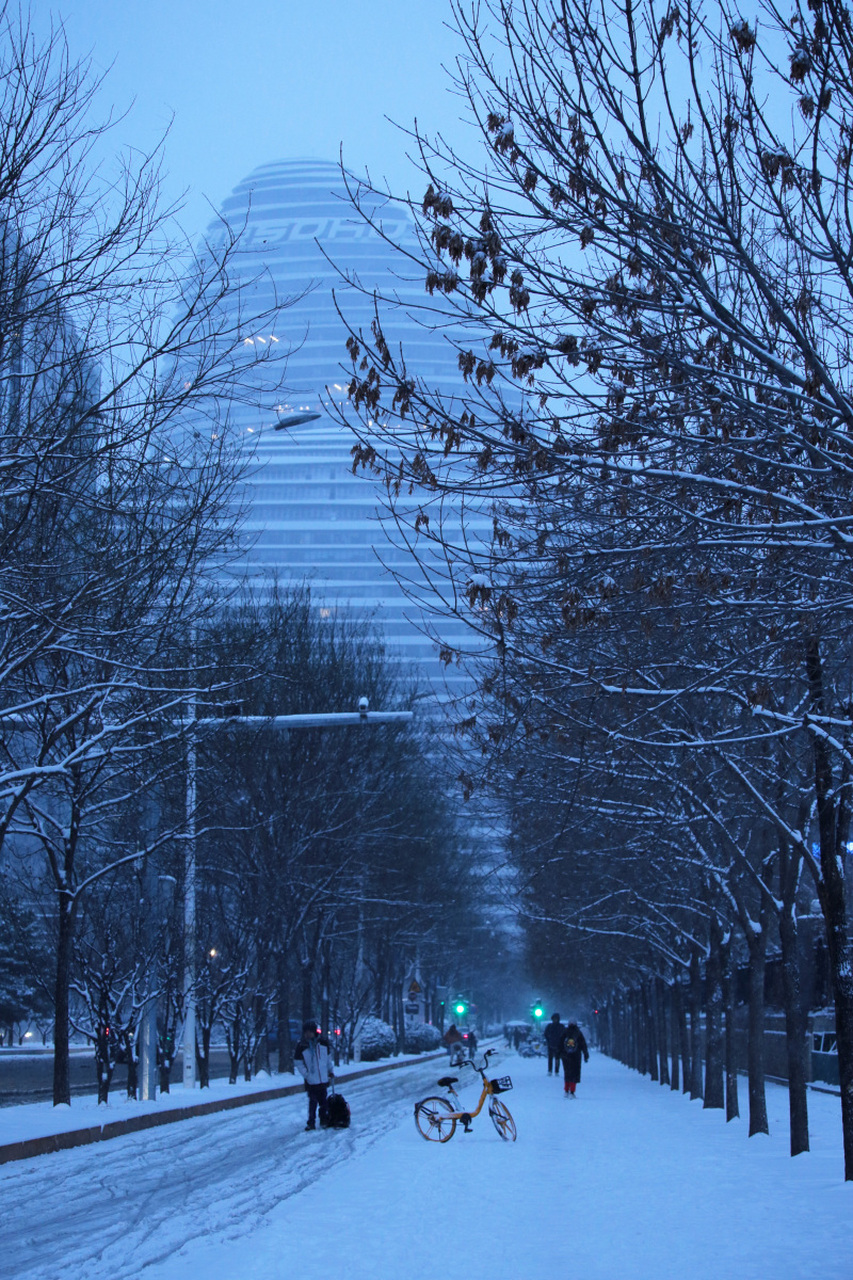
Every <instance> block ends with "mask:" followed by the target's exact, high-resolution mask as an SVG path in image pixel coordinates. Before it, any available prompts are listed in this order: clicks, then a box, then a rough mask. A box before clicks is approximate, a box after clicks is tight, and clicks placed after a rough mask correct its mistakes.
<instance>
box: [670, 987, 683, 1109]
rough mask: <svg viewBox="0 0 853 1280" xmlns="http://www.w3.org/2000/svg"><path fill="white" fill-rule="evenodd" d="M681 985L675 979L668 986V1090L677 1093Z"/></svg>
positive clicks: (679, 1083)
mask: <svg viewBox="0 0 853 1280" xmlns="http://www.w3.org/2000/svg"><path fill="white" fill-rule="evenodd" d="M680 1032H681V984H680V983H679V981H678V979H677V978H675V979H673V981H672V982H671V983H670V984H669V1034H670V1044H671V1061H672V1070H671V1072H670V1088H671V1089H672V1090H673V1091H674V1092H676V1093H677V1092H678V1090H679V1089H680V1088H681V1072H680V1070H679V1067H680V1059H679V1055H680V1053H681V1034H680Z"/></svg>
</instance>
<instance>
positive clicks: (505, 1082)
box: [489, 1076, 512, 1093]
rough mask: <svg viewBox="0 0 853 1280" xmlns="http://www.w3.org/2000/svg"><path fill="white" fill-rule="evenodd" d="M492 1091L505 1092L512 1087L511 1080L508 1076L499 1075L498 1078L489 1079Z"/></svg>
mask: <svg viewBox="0 0 853 1280" xmlns="http://www.w3.org/2000/svg"><path fill="white" fill-rule="evenodd" d="M489 1084H490V1085H491V1086H492V1093H507V1092H508V1091H509V1090H510V1089H511V1088H512V1080H511V1079H510V1078H509V1076H501V1077H500V1078H499V1079H498V1080H490V1081H489Z"/></svg>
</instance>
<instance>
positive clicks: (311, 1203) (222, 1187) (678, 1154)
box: [0, 1054, 853, 1280]
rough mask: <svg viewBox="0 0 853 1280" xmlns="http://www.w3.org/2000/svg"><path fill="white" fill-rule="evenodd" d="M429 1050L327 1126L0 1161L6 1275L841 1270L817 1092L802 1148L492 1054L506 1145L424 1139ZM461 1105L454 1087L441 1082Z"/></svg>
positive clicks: (778, 1102)
mask: <svg viewBox="0 0 853 1280" xmlns="http://www.w3.org/2000/svg"><path fill="white" fill-rule="evenodd" d="M442 1069H443V1063H439V1064H436V1063H427V1064H419V1065H414V1066H411V1067H408V1068H405V1069H403V1070H400V1071H394V1072H389V1073H388V1074H385V1075H380V1076H375V1077H373V1078H370V1077H368V1078H366V1079H361V1080H358V1081H352V1082H350V1083H349V1084H347V1085H346V1087H345V1092H346V1095H347V1097H348V1099H349V1100H350V1102H351V1105H352V1110H353V1125H352V1128H351V1129H349V1130H347V1131H343V1132H341V1131H333V1132H324V1131H318V1132H316V1133H303V1132H302V1126H303V1124H304V1108H305V1104H304V1099H303V1098H302V1097H301V1096H296V1097H290V1098H284V1099H281V1100H279V1101H275V1102H268V1103H261V1104H258V1105H256V1106H251V1107H247V1108H244V1109H242V1110H239V1111H232V1112H224V1113H220V1114H217V1115H213V1116H207V1117H201V1118H197V1119H193V1120H188V1121H185V1122H182V1123H180V1124H176V1125H170V1126H167V1127H165V1128H159V1129H153V1130H148V1131H146V1132H143V1133H139V1134H134V1135H130V1136H128V1137H122V1138H118V1139H116V1140H114V1141H112V1142H108V1143H103V1144H98V1145H96V1146H90V1147H83V1148H79V1149H75V1150H72V1151H65V1152H60V1153H58V1154H55V1155H49V1156H43V1157H40V1158H38V1159H33V1160H26V1161H21V1162H20V1163H17V1164H9V1165H6V1166H3V1167H2V1168H0V1222H2V1223H3V1230H2V1239H3V1245H2V1250H0V1268H2V1273H3V1275H4V1276H8V1277H9V1278H10V1280H71V1277H72V1276H73V1277H74V1278H75V1280H89V1277H91V1278H92V1280H94V1278H95V1277H101V1276H105V1275H107V1276H110V1280H131V1278H133V1280H139V1278H140V1277H144V1280H178V1278H179V1277H181V1280H185V1277H186V1276H187V1275H194V1276H203V1277H204V1280H282V1278H285V1277H288V1276H297V1275H298V1276H300V1277H301V1278H302V1280H315V1277H316V1280H328V1278H329V1277H331V1276H338V1277H344V1278H345V1280H367V1277H370V1280H401V1278H404V1280H436V1278H437V1277H440V1276H444V1275H446V1274H448V1273H449V1274H451V1275H452V1274H454V1273H455V1272H457V1271H458V1273H459V1274H460V1275H463V1276H464V1277H465V1280H519V1278H521V1280H527V1278H528V1277H530V1278H533V1277H539V1276H547V1275H550V1274H558V1275H561V1276H562V1275H564V1274H567V1273H572V1274H577V1275H579V1276H583V1277H584V1280H676V1278H677V1280H685V1278H686V1280H720V1277H727V1276H734V1277H737V1278H738V1280H771V1278H772V1280H809V1278H810V1277H815V1278H816V1280H817V1278H818V1277H819V1278H820V1280H851V1277H853V1185H851V1184H845V1183H844V1182H843V1180H842V1163H841V1143H840V1119H839V1114H838V1107H839V1104H838V1099H837V1098H835V1097H831V1096H824V1095H812V1096H811V1097H810V1099H809V1101H810V1108H811V1124H810V1128H811V1133H812V1147H813V1149H812V1151H811V1153H809V1154H808V1155H802V1156H799V1157H798V1158H797V1159H796V1160H792V1159H791V1158H790V1157H789V1156H788V1154H787V1122H786V1109H787V1096H786V1093H785V1091H784V1090H783V1089H781V1088H777V1087H775V1086H770V1088H769V1099H768V1102H769V1108H770V1115H771V1134H770V1136H769V1137H756V1138H751V1139H748V1138H747V1136H746V1122H745V1121H735V1122H733V1123H731V1124H728V1125H727V1124H726V1123H725V1121H724V1120H723V1118H722V1116H721V1115H720V1113H719V1112H707V1111H703V1110H702V1106H701V1103H698V1102H694V1103H691V1102H689V1101H688V1100H687V1099H686V1098H684V1097H682V1096H681V1095H675V1094H672V1093H671V1092H670V1090H668V1089H663V1088H661V1087H660V1086H659V1085H655V1084H652V1083H651V1082H650V1081H649V1080H648V1079H646V1078H642V1077H640V1076H638V1075H637V1074H635V1073H633V1072H630V1071H628V1070H627V1069H626V1068H624V1067H622V1066H620V1065H619V1064H617V1063H614V1062H611V1061H610V1060H608V1059H607V1058H603V1057H601V1056H599V1055H597V1054H593V1056H592V1059H591V1061H590V1064H589V1066H588V1068H586V1069H585V1072H584V1080H583V1083H582V1084H581V1085H580V1087H579V1090H578V1098H577V1100H576V1101H567V1100H565V1099H564V1097H563V1094H562V1088H561V1085H560V1083H559V1082H557V1081H555V1080H554V1079H553V1078H551V1079H549V1078H548V1077H547V1075H546V1072H545V1065H544V1062H543V1061H542V1060H541V1059H533V1060H530V1059H521V1058H518V1057H516V1056H515V1055H514V1054H508V1055H506V1056H505V1057H504V1058H503V1060H502V1061H501V1063H500V1066H499V1068H498V1070H499V1072H500V1074H505V1073H509V1074H511V1075H512V1077H513V1080H514V1083H515V1089H514V1090H513V1092H512V1093H510V1094H508V1095H506V1101H507V1103H508V1104H509V1106H510V1108H511V1110H512V1112H513V1114H514V1115H515V1118H516V1122H517V1124H518V1133H519V1136H518V1141H517V1142H516V1143H503V1142H501V1140H500V1139H499V1138H498V1136H497V1134H496V1133H495V1131H494V1129H493V1127H492V1125H491V1123H490V1122H489V1120H488V1118H487V1117H486V1116H485V1115H481V1116H480V1117H479V1119H478V1120H477V1121H475V1123H474V1126H473V1130H472V1132H471V1133H470V1134H469V1135H465V1134H463V1133H462V1132H461V1130H459V1129H457V1133H456V1136H455V1137H454V1138H453V1139H452V1140H451V1141H450V1142H449V1143H447V1144H444V1145H439V1144H436V1143H428V1142H425V1141H424V1140H423V1139H422V1138H421V1137H420V1136H419V1134H418V1133H417V1132H416V1130H415V1126H414V1124H413V1120H412V1103H413V1101H414V1100H415V1099H416V1098H418V1097H423V1096H425V1095H426V1094H427V1093H430V1092H438V1090H437V1089H435V1087H434V1086H435V1080H436V1077H437V1076H438V1075H440V1074H442ZM462 1096H463V1099H464V1100H465V1101H466V1102H468V1103H470V1104H472V1105H473V1102H474V1100H475V1098H476V1096H477V1091H476V1089H475V1088H474V1087H473V1085H469V1086H468V1088H467V1090H465V1091H464V1092H463V1094H462Z"/></svg>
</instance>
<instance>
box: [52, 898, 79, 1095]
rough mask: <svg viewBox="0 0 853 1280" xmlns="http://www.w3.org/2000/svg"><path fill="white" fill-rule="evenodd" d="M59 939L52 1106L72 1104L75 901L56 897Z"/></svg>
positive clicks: (55, 987) (57, 948) (55, 994)
mask: <svg viewBox="0 0 853 1280" xmlns="http://www.w3.org/2000/svg"><path fill="white" fill-rule="evenodd" d="M58 896H59V937H58V939H57V946H56V983H55V986H54V1010H55V1013H54V1020H53V1105H54V1106H55V1107H58V1106H60V1105H64V1106H68V1105H70V1103H71V1075H70V1071H71V1055H70V1047H69V1007H68V1005H69V1001H68V989H69V984H70V982H71V948H72V945H73V941H74V900H73V898H72V897H71V895H70V894H68V893H60V894H59V895H58Z"/></svg>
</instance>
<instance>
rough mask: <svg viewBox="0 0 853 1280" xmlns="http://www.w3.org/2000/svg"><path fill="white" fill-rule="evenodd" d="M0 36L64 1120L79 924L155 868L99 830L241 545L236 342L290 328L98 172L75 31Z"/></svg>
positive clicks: (164, 726) (11, 324) (2, 760)
mask: <svg viewBox="0 0 853 1280" xmlns="http://www.w3.org/2000/svg"><path fill="white" fill-rule="evenodd" d="M0 30H2V46H3V51H2V54H0V103H2V110H0V120H2V125H0V495H2V503H0V616H2V621H3V628H2V638H1V639H0V797H1V798H2V802H3V803H2V808H0V847H3V848H4V851H5V854H6V856H9V857H12V856H13V854H14V855H15V856H17V857H19V858H20V859H21V861H22V863H23V866H24V869H25V871H26V872H29V870H30V869H31V866H32V860H33V857H34V854H33V845H34V842H35V845H36V847H37V848H39V849H40V850H41V853H42V854H43V857H44V865H45V867H46V870H47V874H48V878H49V880H50V882H51V886H52V893H53V895H54V901H55V906H56V912H55V915H56V920H57V963H56V982H55V1004H56V1033H55V1046H56V1062H55V1066H56V1074H55V1088H54V1100H55V1101H56V1102H67V1101H68V981H69V972H70V963H71V947H72V939H73V931H74V918H75V914H76V912H77V910H78V906H79V903H80V901H81V895H83V894H85V893H86V891H87V890H88V889H89V888H90V887H91V886H92V885H94V884H95V883H96V882H97V881H98V880H99V879H101V878H103V877H104V876H108V875H109V874H110V868H111V867H112V866H113V865H120V864H121V863H122V861H123V860H126V859H129V858H131V857H135V856H138V855H139V853H140V852H141V853H142V854H143V855H144V854H145V853H146V852H147V848H148V845H147V844H146V845H145V846H144V847H143V848H142V850H140V849H139V848H135V849H130V848H127V847H126V846H125V847H118V844H117V842H116V841H115V826H114V824H113V826H112V845H111V846H110V839H109V833H108V832H107V828H108V827H109V826H110V825H111V823H112V819H113V818H114V816H115V813H116V811H117V810H121V809H122V808H126V807H131V808H132V807H133V806H134V805H135V806H137V807H138V806H139V805H140V804H141V802H142V799H143V797H144V796H145V795H146V793H147V792H148V791H149V790H151V789H152V787H153V786H154V785H155V784H156V781H157V779H158V778H161V777H163V776H164V772H167V771H168V769H167V756H168V752H169V750H170V749H171V753H172V754H171V765H172V767H174V766H175V765H176V763H177V761H178V760H179V758H180V737H181V735H182V733H183V732H184V728H183V725H182V721H183V720H185V719H186V713H185V707H186V699H187V697H188V693H189V691H191V690H192V689H193V687H195V686H196V685H197V684H198V683H199V678H198V677H197V675H196V674H195V672H194V670H193V666H194V664H193V661H192V658H191V635H192V631H193V628H194V626H195V625H196V624H197V622H198V621H199V620H200V619H201V618H203V617H204V616H205V614H206V613H207V611H208V610H209V608H210V605H211V599H212V597H213V596H215V594H216V591H217V583H218V582H220V581H221V580H222V567H223V565H224V563H225V562H227V561H228V560H229V559H230V558H231V557H233V556H234V555H235V554H236V553H237V552H238V551H239V545H240V544H239V539H240V533H239V529H240V514H241V513H240V505H241V503H240V497H239V494H240V490H239V486H238V481H239V479H240V475H241V473H242V470H243V469H244V467H245V466H246V465H247V463H248V461H249V452H248V451H247V450H246V449H245V448H244V446H243V442H242V441H241V440H240V439H239V437H238V435H237V434H236V432H235V430H234V428H233V426H232V421H231V409H232V406H233V405H234V404H235V403H236V402H239V401H241V400H244V399H247V398H249V397H250V396H251V397H253V398H254V397H255V396H257V395H258V394H259V393H260V394H265V393H267V392H269V393H270V394H273V393H274V391H275V388H276V387H277V385H278V383H279V382H280V379H281V376H282V369H281V367H280V366H277V364H276V360H275V357H274V356H273V355H272V354H270V355H268V356H267V357H266V361H267V364H268V368H267V370H266V373H267V374H268V377H267V378H263V377H261V378H258V376H257V372H256V371H254V367H255V366H256V365H257V363H258V355H257V351H258V349H257V348H256V347H247V346H246V345H245V337H246V333H245V331H244V330H245V329H246V328H249V329H250V330H251V331H252V332H257V331H258V329H259V328H262V329H268V328H272V327H273V326H274V324H275V318H276V315H277V313H278V308H277V307H273V308H272V309H271V310H269V311H267V312H265V313H263V314H260V315H258V314H251V313H250V311H249V310H248V308H246V309H244V310H243V311H242V312H241V311H240V308H239V307H238V308H237V312H236V314H237V319H236V320H235V319H234V318H233V317H234V315H235V311H234V308H233V307H231V308H229V307H226V306H225V303H226V300H228V299H229V298H230V297H231V294H232V291H233V288H234V286H232V284H231V283H230V278H229V275H230V273H229V264H230V262H231V260H232V258H233V255H234V253H235V252H236V246H237V239H236V237H235V236H233V235H231V234H230V233H228V232H227V230H226V229H225V228H223V230H222V234H221V235H219V236H218V237H217V240H216V243H215V244H213V243H211V244H209V245H205V246H203V247H202V248H201V249H200V250H199V251H197V252H196V251H193V250H192V248H191V247H190V246H189V245H188V244H187V243H186V242H185V241H184V240H183V239H182V237H181V236H180V233H179V231H178V228H177V225H176V223H175V221H174V210H173V209H170V208H166V207H164V205H163V202H162V200H161V198H160V192H159V175H158V165H159V159H160V157H159V152H156V153H154V154H153V155H151V156H149V157H143V158H142V159H141V160H140V159H139V158H138V157H135V156H134V157H127V158H125V159H118V160H117V161H116V163H115V165H114V166H112V167H104V166H102V167H98V166H97V165H95V163H94V161H93V150H94V148H95V147H96V146H98V147H100V145H101V144H102V142H103V141H104V139H105V138H107V137H108V135H109V122H107V124H106V125H99V124H98V123H95V122H93V111H94V109H95V105H96V97H97V93H98V90H99V85H98V83H97V81H95V80H94V79H93V78H92V77H91V76H90V75H89V73H88V70H87V68H86V67H84V66H79V65H77V64H75V63H74V62H73V60H72V59H71V57H70V55H69V51H68V48H67V44H66V42H65V38H64V34H63V32H62V30H61V28H60V29H57V30H54V31H53V32H52V33H51V35H50V36H49V37H48V38H47V40H46V41H44V42H43V43H39V41H38V40H37V39H36V37H35V36H34V34H33V33H32V31H31V30H30V29H29V27H28V25H27V20H26V17H25V16H21V15H20V14H19V13H18V11H16V10H14V9H13V8H12V7H11V6H5V5H4V6H3V7H2V9H0ZM226 316H230V317H231V319H227V320H226V319H225V317H226ZM285 349H286V348H285V346H284V345H283V344H282V345H280V346H279V347H277V348H276V350H282V351H284V350H285ZM272 350H273V344H269V346H268V348H267V351H269V352H270V353H272ZM262 358H263V357H262ZM253 386H254V389H252V388H253ZM158 739H165V741H166V753H165V754H164V750H163V749H162V742H161V741H158ZM152 838H153V837H152Z"/></svg>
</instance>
